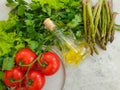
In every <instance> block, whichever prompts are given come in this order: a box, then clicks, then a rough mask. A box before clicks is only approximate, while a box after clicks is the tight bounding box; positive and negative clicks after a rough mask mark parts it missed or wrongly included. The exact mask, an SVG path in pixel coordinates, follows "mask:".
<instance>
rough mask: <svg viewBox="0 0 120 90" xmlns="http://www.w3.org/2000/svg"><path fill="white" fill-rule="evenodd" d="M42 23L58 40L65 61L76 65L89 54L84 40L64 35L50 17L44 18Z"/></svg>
mask: <svg viewBox="0 0 120 90" xmlns="http://www.w3.org/2000/svg"><path fill="white" fill-rule="evenodd" d="M43 24H44V25H45V26H46V27H47V28H48V29H49V30H50V31H51V32H52V33H53V34H54V35H55V36H56V37H57V38H58V39H59V40H60V43H61V45H62V54H63V58H64V61H65V63H68V64H73V65H78V64H79V63H81V62H82V61H83V60H84V59H85V58H86V57H87V56H88V55H89V54H90V48H89V45H88V44H87V43H86V42H80V41H77V40H76V39H74V38H70V37H68V36H66V35H64V34H63V33H62V30H61V29H59V28H57V26H56V25H55V24H54V22H53V21H52V20H51V19H50V18H47V19H45V20H44V22H43Z"/></svg>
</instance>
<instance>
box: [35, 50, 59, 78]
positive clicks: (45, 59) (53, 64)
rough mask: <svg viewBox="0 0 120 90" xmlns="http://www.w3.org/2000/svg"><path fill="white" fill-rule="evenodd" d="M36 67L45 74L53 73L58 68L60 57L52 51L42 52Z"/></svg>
mask: <svg viewBox="0 0 120 90" xmlns="http://www.w3.org/2000/svg"><path fill="white" fill-rule="evenodd" d="M37 68H38V69H39V70H40V71H41V72H42V73H43V74H45V75H48V76H49V75H53V74H54V73H56V72H57V71H58V69H59V68H60V58H59V56H58V55H57V54H56V53H54V52H50V51H48V52H44V53H43V54H42V55H41V57H40V60H39V62H38V63H37Z"/></svg>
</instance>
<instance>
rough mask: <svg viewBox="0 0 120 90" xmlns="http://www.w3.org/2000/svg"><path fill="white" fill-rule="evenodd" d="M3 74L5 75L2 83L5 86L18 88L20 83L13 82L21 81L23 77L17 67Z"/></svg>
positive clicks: (22, 73)
mask: <svg viewBox="0 0 120 90" xmlns="http://www.w3.org/2000/svg"><path fill="white" fill-rule="evenodd" d="M4 74H5V78H4V80H3V81H4V83H5V85H6V86H9V87H15V86H19V85H20V82H14V81H16V80H17V81H18V80H20V79H22V78H23V76H24V72H23V71H22V70H21V69H19V67H14V68H13V69H11V70H6V71H5V72H4Z"/></svg>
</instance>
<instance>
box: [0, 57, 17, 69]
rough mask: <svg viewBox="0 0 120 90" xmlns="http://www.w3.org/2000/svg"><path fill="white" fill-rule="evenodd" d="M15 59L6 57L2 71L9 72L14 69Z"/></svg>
mask: <svg viewBox="0 0 120 90" xmlns="http://www.w3.org/2000/svg"><path fill="white" fill-rule="evenodd" d="M14 63H15V62H14V59H13V58H10V57H6V58H5V59H4V60H3V65H2V70H9V69H12V68H13V67H14Z"/></svg>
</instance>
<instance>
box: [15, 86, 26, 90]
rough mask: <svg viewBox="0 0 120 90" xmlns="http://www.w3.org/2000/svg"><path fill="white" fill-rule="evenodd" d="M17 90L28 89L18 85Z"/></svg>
mask: <svg viewBox="0 0 120 90" xmlns="http://www.w3.org/2000/svg"><path fill="white" fill-rule="evenodd" d="M15 90H26V87H17V88H16V89H15Z"/></svg>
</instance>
